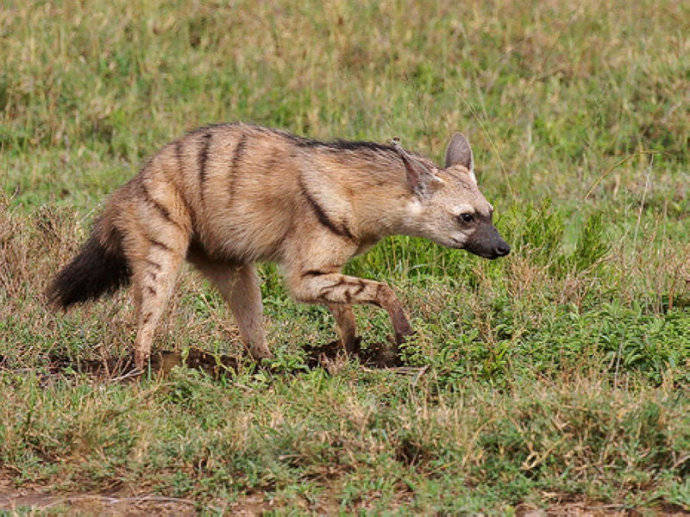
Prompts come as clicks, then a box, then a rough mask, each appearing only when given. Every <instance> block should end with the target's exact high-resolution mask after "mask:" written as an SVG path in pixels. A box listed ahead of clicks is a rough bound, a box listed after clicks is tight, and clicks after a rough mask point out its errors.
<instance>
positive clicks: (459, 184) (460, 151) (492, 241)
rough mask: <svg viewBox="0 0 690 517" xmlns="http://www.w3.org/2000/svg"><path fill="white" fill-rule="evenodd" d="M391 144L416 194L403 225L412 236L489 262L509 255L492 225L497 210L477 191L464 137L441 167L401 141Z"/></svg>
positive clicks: (450, 149)
mask: <svg viewBox="0 0 690 517" xmlns="http://www.w3.org/2000/svg"><path fill="white" fill-rule="evenodd" d="M393 145H394V147H395V148H396V150H397V151H398V153H399V154H400V156H401V158H402V160H403V162H404V163H405V168H406V170H407V183H408V185H409V186H410V188H411V189H412V192H413V196H412V198H411V201H410V202H409V205H408V208H407V221H406V223H405V226H406V227H407V228H408V230H409V233H410V234H411V235H415V236H419V237H426V238H427V239H431V240H432V241H434V242H437V243H439V244H442V245H443V246H448V247H450V248H462V249H466V250H467V251H469V252H471V253H474V254H475V255H479V256H480V257H485V258H488V259H495V258H498V257H503V256H505V255H507V254H508V253H509V252H510V246H508V244H507V243H506V242H505V241H504V240H503V239H502V238H501V236H500V235H499V233H498V230H496V227H495V226H494V225H493V223H492V216H493V211H494V209H493V207H492V206H491V204H490V203H489V202H488V201H487V200H486V198H485V197H484V196H483V195H482V193H481V192H480V191H479V188H478V187H477V179H476V177H475V175H474V160H473V157H472V149H471V148H470V144H469V142H468V141H467V139H466V138H465V137H464V136H463V135H461V134H460V133H456V134H455V135H453V137H452V138H451V140H450V143H449V144H448V149H447V150H446V163H445V167H444V168H442V169H439V168H437V167H435V166H434V165H433V164H431V163H429V162H428V161H426V160H421V159H419V158H417V157H415V156H414V155H411V154H409V153H408V152H407V151H405V149H403V148H402V147H400V145H398V143H397V141H394V143H393Z"/></svg>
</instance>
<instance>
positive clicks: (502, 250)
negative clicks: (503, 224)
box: [494, 241, 510, 257]
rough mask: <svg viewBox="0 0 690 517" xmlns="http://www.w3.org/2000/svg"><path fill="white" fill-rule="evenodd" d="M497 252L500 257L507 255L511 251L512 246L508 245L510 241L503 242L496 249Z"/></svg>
mask: <svg viewBox="0 0 690 517" xmlns="http://www.w3.org/2000/svg"><path fill="white" fill-rule="evenodd" d="M494 251H495V252H496V255H498V256H499V257H505V256H506V255H507V254H508V253H510V246H508V243H507V242H505V241H503V242H501V243H500V244H499V245H498V246H496V248H495V249H494Z"/></svg>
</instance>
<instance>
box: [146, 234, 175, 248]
mask: <svg viewBox="0 0 690 517" xmlns="http://www.w3.org/2000/svg"><path fill="white" fill-rule="evenodd" d="M147 239H148V241H149V242H150V243H151V245H152V246H156V247H157V248H160V249H162V250H164V251H172V248H171V247H170V246H168V245H167V244H165V243H163V242H161V241H157V240H156V239H152V238H150V237H147Z"/></svg>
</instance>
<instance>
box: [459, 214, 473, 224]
mask: <svg viewBox="0 0 690 517" xmlns="http://www.w3.org/2000/svg"><path fill="white" fill-rule="evenodd" d="M459 218H460V220H461V221H462V222H464V223H471V222H472V221H474V216H473V215H472V214H471V213H469V212H465V213H462V214H460V216H459Z"/></svg>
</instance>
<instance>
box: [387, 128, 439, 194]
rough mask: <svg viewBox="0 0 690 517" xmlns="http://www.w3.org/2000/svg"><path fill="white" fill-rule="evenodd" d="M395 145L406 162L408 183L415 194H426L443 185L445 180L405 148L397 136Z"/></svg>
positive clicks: (394, 141)
mask: <svg viewBox="0 0 690 517" xmlns="http://www.w3.org/2000/svg"><path fill="white" fill-rule="evenodd" d="M393 147H394V148H395V150H396V151H398V154H399V155H400V158H401V159H402V161H403V163H404V164H405V173H406V175H407V184H408V185H409V187H410V189H411V190H412V191H413V192H414V193H415V194H417V195H418V196H424V195H426V194H427V193H428V192H433V191H434V190H436V189H437V188H438V187H440V186H441V185H443V180H442V179H441V178H439V177H437V176H436V175H435V174H434V173H433V172H432V171H430V170H429V168H428V167H427V166H426V165H424V164H423V163H422V162H420V161H419V160H418V159H416V158H415V157H414V156H412V155H410V154H409V153H408V152H407V151H406V150H405V149H403V148H402V146H401V145H400V141H399V140H398V139H397V138H394V139H393Z"/></svg>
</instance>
